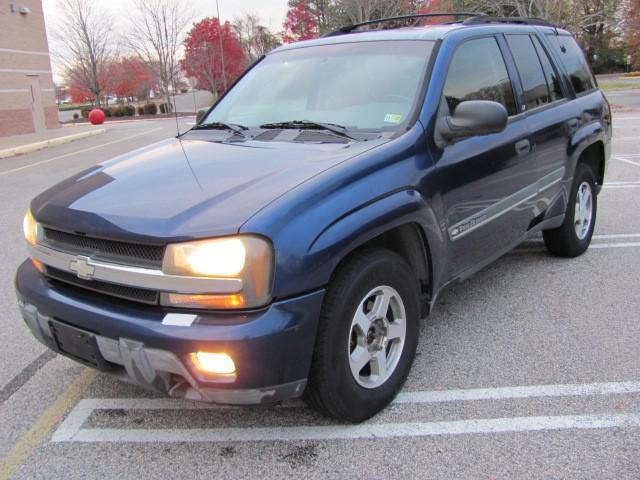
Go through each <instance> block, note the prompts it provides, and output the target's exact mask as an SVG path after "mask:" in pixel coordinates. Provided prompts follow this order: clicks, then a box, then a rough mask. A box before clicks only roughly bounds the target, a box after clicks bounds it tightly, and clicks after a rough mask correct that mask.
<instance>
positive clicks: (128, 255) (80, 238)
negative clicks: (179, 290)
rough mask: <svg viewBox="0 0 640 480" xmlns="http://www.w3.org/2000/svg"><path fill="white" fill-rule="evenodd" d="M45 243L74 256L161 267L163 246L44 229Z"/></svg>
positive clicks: (143, 266)
mask: <svg viewBox="0 0 640 480" xmlns="http://www.w3.org/2000/svg"><path fill="white" fill-rule="evenodd" d="M42 243H43V244H44V245H46V246H49V247H51V248H54V249H56V250H59V251H62V252H66V253H70V254H72V255H85V256H87V257H91V258H93V259H96V260H102V261H105V262H113V263H120V264H124V265H131V266H136V267H142V268H155V269H160V268H161V267H162V258H163V256H164V246H158V245H141V244H136V243H128V242H120V241H115V240H106V239H102V238H95V237H87V236H84V235H76V234H72V233H67V232H62V231H60V230H53V229H50V228H45V229H44V239H43V241H42Z"/></svg>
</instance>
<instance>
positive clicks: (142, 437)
mask: <svg viewBox="0 0 640 480" xmlns="http://www.w3.org/2000/svg"><path fill="white" fill-rule="evenodd" d="M602 428H640V415H638V414H604V415H566V416H537V417H512V418H481V419H472V420H453V421H444V422H412V423H373V424H366V423H365V424H361V425H335V426H333V425H332V426H301V427H266V428H265V427H258V428H251V427H246V428H233V427H231V428H210V429H189V428H177V429H155V430H140V429H132V430H126V429H117V428H90V429H83V430H80V431H79V432H78V433H77V434H76V435H75V436H74V437H73V438H72V439H71V440H69V441H72V442H100V443H102V442H133V443H147V442H172V443H173V442H265V441H300V440H346V439H376V438H390V437H418V436H419V437H423V436H434V435H462V434H492V433H505V432H528V431H549V430H588V429H602Z"/></svg>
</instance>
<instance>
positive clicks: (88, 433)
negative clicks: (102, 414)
mask: <svg viewBox="0 0 640 480" xmlns="http://www.w3.org/2000/svg"><path fill="white" fill-rule="evenodd" d="M637 393H640V382H633V381H630V382H610V383H591V384H565V385H530V386H516V387H499V388H475V389H466V390H443V391H437V390H435V391H418V392H402V393H400V395H398V397H397V398H396V399H395V401H394V403H395V404H424V403H440V402H460V401H463V402H467V401H476V400H515V399H527V398H539V397H565V396H577V397H586V396H597V395H616V394H637ZM289 405H291V406H293V405H299V403H296V402H290V403H289ZM218 408H233V407H220V406H216V405H209V404H201V403H193V402H187V401H183V400H172V399H145V398H133V399H126V398H125V399H100V398H96V399H84V400H81V401H80V402H79V403H78V404H77V405H76V407H75V408H74V409H73V410H72V411H71V413H70V414H69V415H68V416H67V418H66V419H65V420H64V422H62V424H61V425H60V426H59V427H58V429H57V430H56V432H55V433H54V434H53V436H52V438H51V441H52V442H223V441H273V440H313V439H316V440H320V439H323V440H327V439H349V438H350V439H357V438H375V437H395V436H428V435H445V434H446V435H455V434H470V433H497V432H519V431H536V430H558V429H592V428H612V427H630V426H633V427H640V415H637V414H626V415H618V414H613V415H577V416H541V417H515V418H490V419H473V420H455V421H443V422H427V423H383V424H380V423H364V424H361V425H357V426H354V425H336V426H314V425H309V426H300V427H270V428H233V427H228V428H211V429H202V428H193V429H148V430H141V429H126V428H125V429H121V428H83V424H84V423H85V422H86V421H87V419H88V418H89V416H90V415H91V414H92V413H93V412H94V411H95V410H116V409H118V410H131V409H135V410H183V409H189V410H194V409H218ZM284 408H286V406H285V407H284Z"/></svg>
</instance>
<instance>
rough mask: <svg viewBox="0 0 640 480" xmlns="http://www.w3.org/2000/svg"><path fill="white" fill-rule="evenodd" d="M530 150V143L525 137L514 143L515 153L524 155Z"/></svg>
mask: <svg viewBox="0 0 640 480" xmlns="http://www.w3.org/2000/svg"><path fill="white" fill-rule="evenodd" d="M530 151H531V143H530V142H529V140H527V139H526V138H525V139H524V140H520V141H519V142H518V143H516V153H517V154H518V155H526V154H527V153H529V152H530Z"/></svg>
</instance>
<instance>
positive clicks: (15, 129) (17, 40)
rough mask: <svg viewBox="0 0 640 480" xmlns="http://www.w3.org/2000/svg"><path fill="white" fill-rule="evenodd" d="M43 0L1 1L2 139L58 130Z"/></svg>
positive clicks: (0, 91)
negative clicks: (52, 129) (3, 137)
mask: <svg viewBox="0 0 640 480" xmlns="http://www.w3.org/2000/svg"><path fill="white" fill-rule="evenodd" d="M59 126H60V125H59V123H58V109H57V107H56V101H55V92H54V88H53V77H52V75H51V61H50V59H49V45H48V43H47V34H46V31H45V26H44V14H43V12H42V2H41V0H0V136H7V135H18V134H22V133H32V132H36V131H41V130H45V129H47V128H57V127H59Z"/></svg>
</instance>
